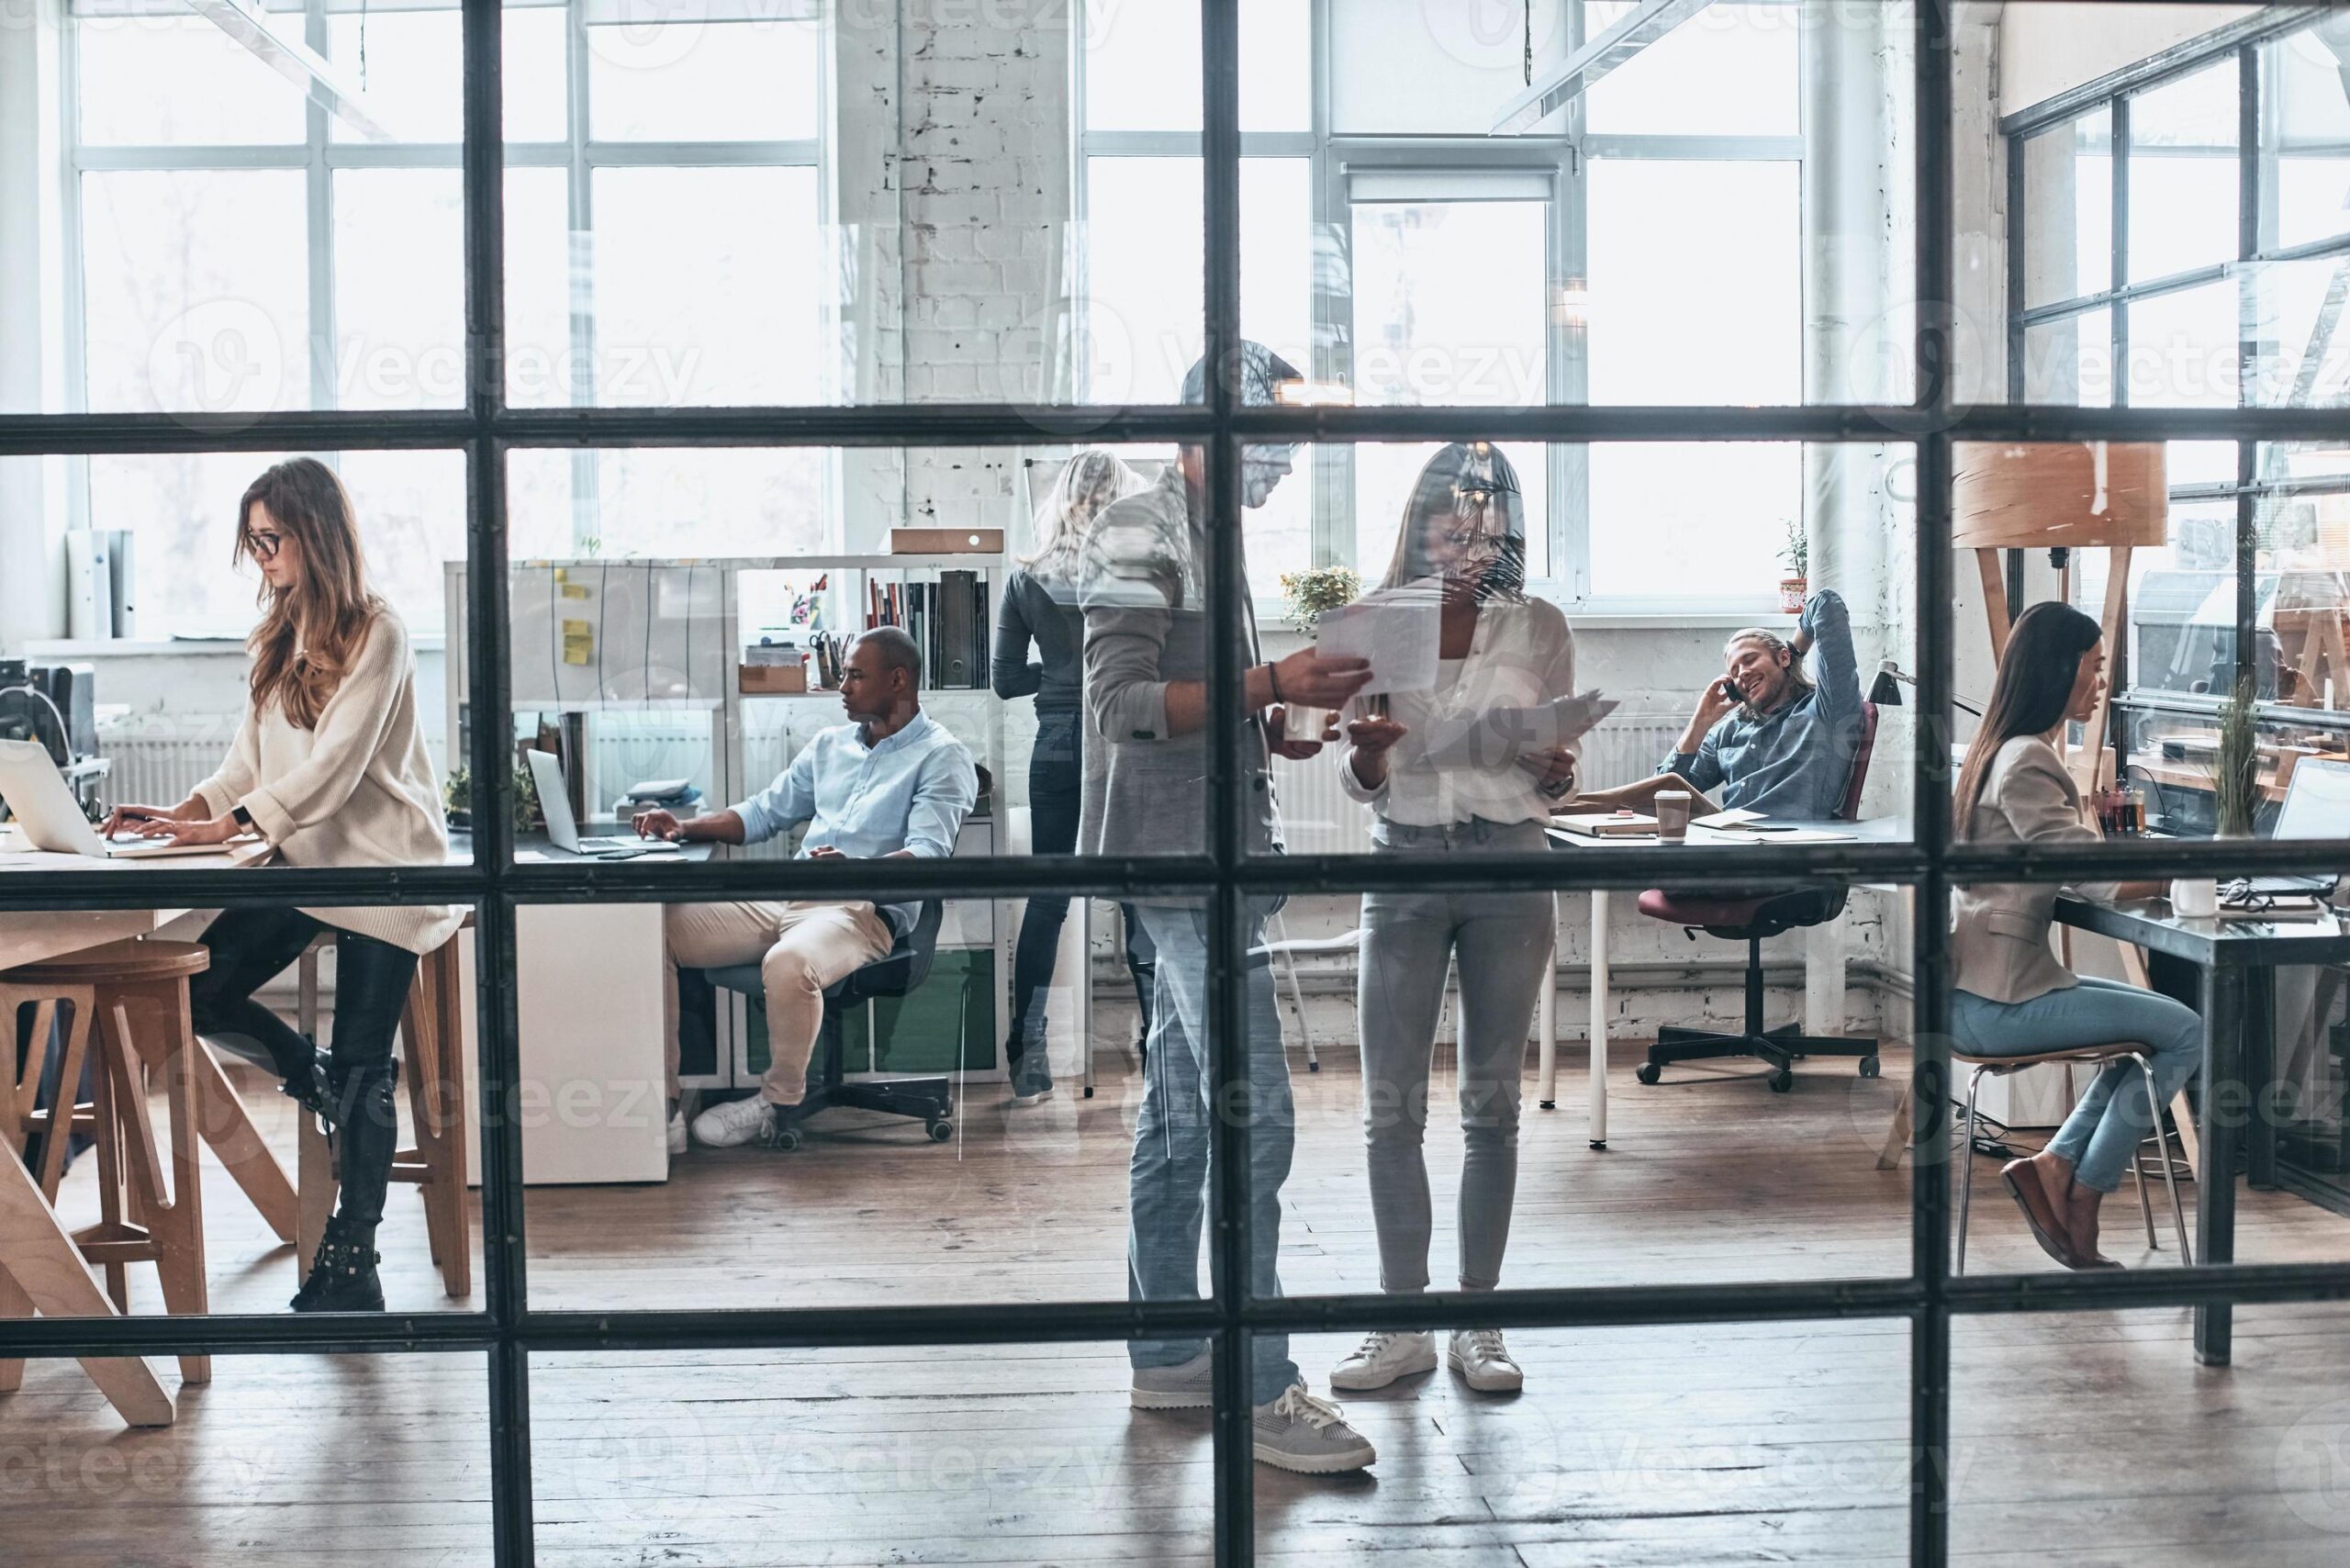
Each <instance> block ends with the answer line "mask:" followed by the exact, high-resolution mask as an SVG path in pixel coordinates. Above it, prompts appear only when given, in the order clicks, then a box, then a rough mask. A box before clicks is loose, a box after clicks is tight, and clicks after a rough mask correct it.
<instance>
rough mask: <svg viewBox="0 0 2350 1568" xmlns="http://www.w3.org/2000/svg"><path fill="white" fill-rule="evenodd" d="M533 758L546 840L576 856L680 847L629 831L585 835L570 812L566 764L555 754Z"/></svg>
mask: <svg viewBox="0 0 2350 1568" xmlns="http://www.w3.org/2000/svg"><path fill="white" fill-rule="evenodd" d="M524 755H525V756H528V757H529V758H530V759H531V782H532V783H533V784H535V785H537V786H538V790H539V810H540V811H541V812H543V813H544V814H545V816H546V819H547V839H548V841H549V842H550V843H552V844H553V845H554V846H555V847H556V848H557V849H567V850H569V851H570V852H571V853H572V854H574V855H649V854H655V853H658V852H661V851H665V850H666V851H667V852H669V853H671V854H675V853H676V852H677V846H676V845H674V844H670V843H667V842H666V841H664V840H661V839H656V838H639V837H637V836H636V834H628V835H627V836H626V837H623V838H582V837H580V836H579V822H578V819H577V818H576V817H574V816H573V815H572V814H571V790H570V788H569V786H567V785H566V784H565V782H564V778H563V764H562V763H560V762H558V761H556V760H555V759H554V755H553V754H552V753H549V752H543V751H539V750H536V749H535V748H534V749H532V750H531V751H529V752H527V753H525V754H524Z"/></svg>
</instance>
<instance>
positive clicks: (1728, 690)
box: [1714, 680, 1746, 702]
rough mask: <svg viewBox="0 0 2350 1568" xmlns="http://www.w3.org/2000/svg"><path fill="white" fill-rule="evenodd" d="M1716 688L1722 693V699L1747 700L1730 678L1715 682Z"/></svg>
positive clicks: (1729, 700)
mask: <svg viewBox="0 0 2350 1568" xmlns="http://www.w3.org/2000/svg"><path fill="white" fill-rule="evenodd" d="M1714 689H1715V690H1717V691H1718V692H1720V693H1721V698H1722V700H1723V701H1725V702H1743V701H1745V700H1746V699H1745V697H1744V696H1743V695H1742V694H1741V693H1740V691H1739V689H1738V688H1737V687H1736V686H1734V685H1732V684H1731V683H1730V682H1729V681H1728V680H1718V681H1716V682H1714Z"/></svg>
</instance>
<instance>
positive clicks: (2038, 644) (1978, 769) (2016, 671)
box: [1950, 599, 2105, 837]
mask: <svg viewBox="0 0 2350 1568" xmlns="http://www.w3.org/2000/svg"><path fill="white" fill-rule="evenodd" d="M2104 635H2105V632H2104V629H2103V628H2102V627H2100V626H2098V623H2097V621H2096V619H2095V618H2094V617H2092V616H2087V615H2084V614H2082V613H2081V612H2080V611H2079V610H2075V609H2074V608H2073V607H2072V606H2071V605H2069V604H2059V603H2057V602H2056V601H2055V600H2053V599H2050V600H2047V601H2044V602H2042V603H2040V604H2035V605H2033V606H2032V607H2031V609H2030V610H2025V611H2024V612H2023V613H2022V614H2021V615H2020V616H2018V617H2017V618H2016V623H2015V629H2014V630H2013V631H2010V632H2009V633H2008V651H2007V652H2006V653H2005V654H2004V655H2001V656H2000V659H1999V673H1998V675H1997V677H1996V678H1994V679H1993V680H1992V682H1991V700H1990V701H1989V702H1987V703H1986V704H1985V705H1984V708H1983V724H1982V727H1981V728H1980V729H1977V730H1976V731H1975V741H1974V744H1973V745H1969V746H1968V747H1967V748H1966V766H1965V767H1962V768H1960V769H1959V770H1958V783H1957V785H1956V786H1955V787H1954V788H1953V790H1951V794H1950V808H1951V816H1952V820H1953V822H1954V823H1956V824H1957V828H1958V832H1959V835H1960V836H1961V837H1964V836H1965V834H1966V824H1967V822H1968V820H1969V819H1970V818H1972V817H1973V816H1974V814H1975V797H1976V796H1978V795H1980V794H1981V793H1982V792H1983V776H1984V775H1985V774H1986V773H1987V772H1989V771H1990V770H1991V759H1992V758H1993V757H1995V756H1998V755H1999V748H2000V747H2001V746H2003V745H2007V744H2008V742H2009V741H2011V740H2013V739H2014V738H2015V737H2016V736H2018V735H2039V734H2047V733H2048V732H2049V731H2050V730H2053V729H2054V728H2055V727H2056V726H2057V724H2058V723H2059V722H2062V721H2063V719H2064V717H2065V709H2066V708H2068V707H2070V706H2071V705H2072V699H2073V683H2074V682H2075V681H2076V680H2078V679H2079V678H2080V674H2081V661H2082V660H2083V659H2085V658H2087V656H2088V653H2089V650H2090V649H2091V648H2094V647H2096V646H2097V645H2098V641H2099V640H2100V639H2101V638H2102V637H2103V636H2104Z"/></svg>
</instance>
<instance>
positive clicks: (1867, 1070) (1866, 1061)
mask: <svg viewBox="0 0 2350 1568" xmlns="http://www.w3.org/2000/svg"><path fill="white" fill-rule="evenodd" d="M1861 1076H1862V1077H1863V1078H1874V1077H1875V1076H1876V1058H1874V1057H1863V1058H1861Z"/></svg>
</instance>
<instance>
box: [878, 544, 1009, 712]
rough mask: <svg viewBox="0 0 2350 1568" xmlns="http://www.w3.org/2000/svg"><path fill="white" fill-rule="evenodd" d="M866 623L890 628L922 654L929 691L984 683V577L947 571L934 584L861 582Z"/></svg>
mask: <svg viewBox="0 0 2350 1568" xmlns="http://www.w3.org/2000/svg"><path fill="white" fill-rule="evenodd" d="M866 625H867V628H868V629H870V628H872V627H876V626H895V627H897V628H898V629H899V630H900V631H902V632H903V633H906V635H908V636H909V637H912V639H913V640H914V646H916V647H917V648H920V649H921V650H922V656H923V671H924V679H923V684H924V686H926V687H927V688H928V689H931V690H934V691H958V690H963V691H968V690H976V689H979V688H982V687H984V686H986V685H987V684H988V635H989V629H990V621H989V619H988V585H987V579H986V577H985V576H984V574H982V573H979V572H976V571H968V570H960V569H957V570H948V571H944V572H941V573H940V574H939V579H938V581H936V582H912V583H880V582H876V581H874V580H872V579H870V578H868V579H867V583H866Z"/></svg>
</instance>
